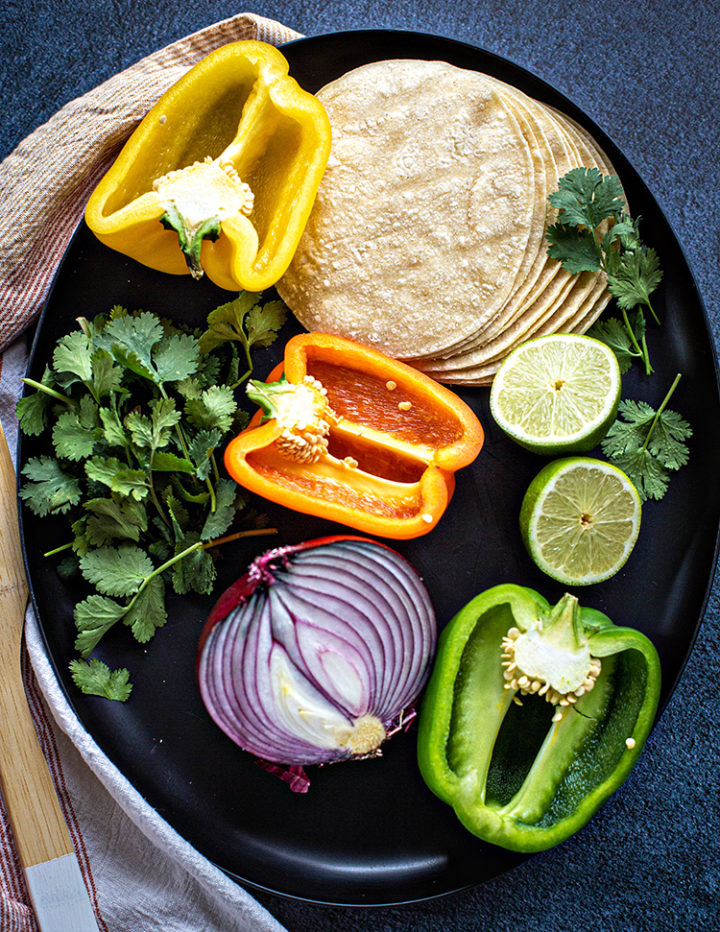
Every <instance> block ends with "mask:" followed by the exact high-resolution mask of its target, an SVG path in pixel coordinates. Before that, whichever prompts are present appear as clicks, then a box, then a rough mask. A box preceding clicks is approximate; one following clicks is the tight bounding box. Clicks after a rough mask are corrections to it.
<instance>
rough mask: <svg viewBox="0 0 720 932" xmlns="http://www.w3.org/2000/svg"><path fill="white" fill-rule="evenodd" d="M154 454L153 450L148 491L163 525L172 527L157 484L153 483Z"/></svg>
mask: <svg viewBox="0 0 720 932" xmlns="http://www.w3.org/2000/svg"><path fill="white" fill-rule="evenodd" d="M154 454H155V451H154V450H153V451H152V452H151V454H150V463H149V465H148V490H149V491H150V498H151V499H152V503H153V505H154V506H155V507H156V508H157V512H158V514H159V515H160V518H161V519H162V522H163V524H165V525H166V526H167V527H170V522H169V521H168V519H167V515H166V514H165V512H164V511H163V510H162V506H161V505H160V500H159V499H158V497H157V492H156V491H155V483H154V482H153V470H152V463H153V456H154Z"/></svg>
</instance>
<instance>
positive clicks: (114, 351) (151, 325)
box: [95, 311, 163, 382]
mask: <svg viewBox="0 0 720 932" xmlns="http://www.w3.org/2000/svg"><path fill="white" fill-rule="evenodd" d="M162 336H163V328H162V324H161V323H160V321H159V320H158V318H157V317H156V316H155V315H154V314H150V313H148V312H146V311H142V312H141V313H140V314H138V315H137V316H130V315H128V314H126V315H123V316H121V317H116V318H114V319H113V320H111V321H110V322H109V323H108V324H107V326H106V327H105V328H104V329H103V331H102V333H101V334H99V335H98V336H97V337H96V340H95V342H96V345H98V346H99V347H100V348H101V349H105V350H107V351H108V352H109V353H110V354H111V355H112V357H113V358H114V359H115V360H116V362H119V363H120V364H121V365H122V366H124V367H125V368H126V369H129V370H130V371H131V372H134V373H135V374H136V375H139V376H142V377H143V378H146V379H150V380H151V381H153V382H154V381H156V379H157V372H156V370H155V367H154V365H153V361H152V350H153V347H154V346H155V345H156V344H157V343H159V342H160V340H161V339H162Z"/></svg>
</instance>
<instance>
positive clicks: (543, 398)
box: [490, 333, 621, 456]
mask: <svg viewBox="0 0 720 932" xmlns="http://www.w3.org/2000/svg"><path fill="white" fill-rule="evenodd" d="M620 389H621V375H620V367H619V365H618V361H617V357H616V356H615V353H614V352H613V351H612V349H611V348H610V347H609V346H607V345H606V344H605V343H602V342H601V341H600V340H595V339H594V338H593V337H588V336H585V335H584V334H570V333H561V334H552V335H550V336H545V337H537V338H535V339H533V340H528V341H527V342H525V343H523V344H521V345H520V346H519V347H517V348H516V349H515V350H513V352H512V353H510V355H509V356H508V357H507V359H505V361H504V362H503V364H502V365H501V366H500V369H499V370H498V373H497V375H496V376H495V379H494V381H493V385H492V388H491V390H490V412H491V414H492V416H493V418H494V419H495V421H496V423H497V424H498V426H499V427H500V428H501V429H502V430H503V431H504V432H505V433H506V434H507V435H508V436H509V437H511V439H512V440H514V441H515V442H516V443H518V444H519V445H520V446H522V447H524V448H525V449H528V450H531V451H532V452H534V453H540V454H546V455H554V456H556V455H561V454H565V453H586V452H588V451H589V450H591V449H592V448H593V447H595V446H597V444H598V443H599V442H600V441H601V440H602V438H603V437H604V436H605V434H606V433H607V431H608V429H609V428H610V425H611V424H612V423H613V421H614V420H615V416H616V414H617V407H618V402H619V400H620Z"/></svg>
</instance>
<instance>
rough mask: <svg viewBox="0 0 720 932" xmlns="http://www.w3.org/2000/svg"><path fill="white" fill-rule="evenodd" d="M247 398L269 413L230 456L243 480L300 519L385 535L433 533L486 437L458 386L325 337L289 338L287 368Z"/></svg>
mask: <svg viewBox="0 0 720 932" xmlns="http://www.w3.org/2000/svg"><path fill="white" fill-rule="evenodd" d="M283 373H284V375H283ZM248 396H249V397H250V398H251V399H254V400H256V401H258V402H260V404H261V405H262V410H260V411H258V412H257V414H256V415H255V416H254V418H253V419H252V420H251V422H250V425H249V426H248V428H247V429H246V430H244V431H243V432H242V433H241V434H239V435H238V436H237V437H236V438H235V439H234V440H232V441H231V442H230V444H229V445H228V447H227V449H226V451H225V465H226V467H227V470H228V472H229V473H230V475H231V476H232V477H233V479H235V481H236V482H238V483H239V484H240V485H241V486H243V487H244V488H246V489H248V490H250V491H251V492H255V493H256V494H258V495H260V496H262V497H263V498H266V499H269V500H270V501H273V502H276V503H277V504H280V505H283V506H285V507H287V508H291V509H293V510H294V511H299V512H303V513H304V514H310V515H316V516H319V517H322V518H327V519H328V520H330V521H336V522H338V523H339V524H344V525H346V526H348V527H351V528H355V529H356V530H359V531H363V532H364V533H368V534H375V535H378V536H380V537H389V538H397V539H401V538H403V539H404V538H411V537H419V536H421V535H422V534H427V533H428V532H429V531H431V530H432V529H433V528H434V527H435V525H436V524H437V522H438V521H439V520H440V518H441V517H442V515H443V513H444V511H445V509H446V508H447V505H448V503H449V501H450V498H451V497H452V494H453V490H454V488H455V472H456V470H458V469H460V468H461V467H463V466H467V465H468V464H469V463H472V462H473V460H474V459H475V458H476V457H477V455H478V453H479V452H480V449H481V447H482V444H483V439H484V434H483V429H482V427H481V425H480V422H479V421H478V419H477V418H476V416H475V414H474V413H473V411H472V410H471V409H470V407H469V406H468V405H466V404H465V402H463V401H461V399H460V398H458V397H457V395H455V394H454V393H453V392H451V391H450V390H449V389H447V388H445V387H444V386H442V385H439V384H438V383H437V382H435V381H434V380H433V379H431V378H429V377H428V376H426V375H424V374H423V373H421V372H418V371H417V370H416V369H413V368H412V367H411V366H408V365H406V364H405V363H402V362H398V361H397V360H394V359H390V358H389V357H388V356H385V355H384V354H382V353H380V352H378V351H377V350H374V349H370V348H368V347H366V346H361V345H360V344H358V343H354V342H352V341H351V340H346V339H344V338H342V337H336V336H331V335H329V334H324V333H307V334H301V335H299V336H296V337H293V338H292V339H290V340H289V341H288V343H287V345H286V347H285V358H284V362H283V363H281V364H280V365H279V366H277V367H276V368H275V369H274V370H273V371H272V372H271V373H270V375H269V376H268V381H267V382H265V383H261V382H254V381H251V382H250V384H249V386H248ZM263 412H264V416H263Z"/></svg>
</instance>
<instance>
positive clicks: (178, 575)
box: [172, 535, 217, 595]
mask: <svg viewBox="0 0 720 932" xmlns="http://www.w3.org/2000/svg"><path fill="white" fill-rule="evenodd" d="M194 536H195V537H197V535H194ZM193 542H194V541H193V540H192V536H191V535H188V537H187V538H185V540H184V541H182V542H181V543H179V544H178V545H177V549H176V553H181V552H182V551H183V550H185V549H186V548H187V547H188V546H190V544H191V543H193ZM216 575H217V573H216V570H215V564H214V563H213V561H212V557H211V556H210V554H209V553H208V552H207V550H194V551H193V552H192V553H190V554H188V555H187V556H186V557H184V558H183V559H182V560H180V561H179V562H178V563H176V564H175V565H174V566H173V575H172V583H173V589H174V590H175V592H177V593H178V595H185V594H187V593H188V592H197V593H199V594H200V595H208V594H209V593H210V592H212V589H213V585H214V584H215V577H216Z"/></svg>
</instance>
